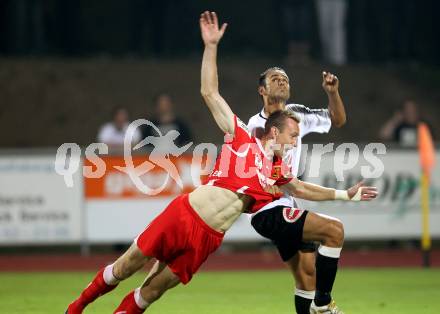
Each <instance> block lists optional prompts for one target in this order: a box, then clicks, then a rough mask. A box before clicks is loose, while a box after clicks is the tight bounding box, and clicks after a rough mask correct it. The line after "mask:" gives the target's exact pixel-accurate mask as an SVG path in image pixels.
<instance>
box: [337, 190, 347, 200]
mask: <svg viewBox="0 0 440 314" xmlns="http://www.w3.org/2000/svg"><path fill="white" fill-rule="evenodd" d="M335 200H342V201H349V200H350V197H349V196H348V192H347V190H335Z"/></svg>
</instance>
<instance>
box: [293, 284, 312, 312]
mask: <svg viewBox="0 0 440 314" xmlns="http://www.w3.org/2000/svg"><path fill="white" fill-rule="evenodd" d="M314 297H315V291H305V290H300V289H295V309H296V313H297V314H310V304H311V303H312V301H313V298H314Z"/></svg>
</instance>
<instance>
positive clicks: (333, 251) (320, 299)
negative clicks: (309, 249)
mask: <svg viewBox="0 0 440 314" xmlns="http://www.w3.org/2000/svg"><path fill="white" fill-rule="evenodd" d="M341 250H342V248H333V247H328V246H323V245H321V246H320V247H319V248H318V254H317V256H316V294H315V304H316V305H317V306H323V305H327V304H329V303H330V302H331V300H332V297H331V291H332V288H333V283H334V282H335V278H336V272H337V271H338V261H339V256H340V255H341Z"/></svg>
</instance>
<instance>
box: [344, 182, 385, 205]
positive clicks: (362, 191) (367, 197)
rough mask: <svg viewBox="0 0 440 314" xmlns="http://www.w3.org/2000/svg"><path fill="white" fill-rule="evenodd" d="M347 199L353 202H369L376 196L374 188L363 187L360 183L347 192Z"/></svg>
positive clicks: (362, 183)
mask: <svg viewBox="0 0 440 314" xmlns="http://www.w3.org/2000/svg"><path fill="white" fill-rule="evenodd" d="M347 193H348V197H349V198H350V199H351V200H353V201H371V200H373V199H375V198H376V197H377V195H378V192H377V188H376V187H375V186H364V182H363V181H361V182H359V183H357V184H356V185H354V186H352V187H351V188H349V189H348V190H347Z"/></svg>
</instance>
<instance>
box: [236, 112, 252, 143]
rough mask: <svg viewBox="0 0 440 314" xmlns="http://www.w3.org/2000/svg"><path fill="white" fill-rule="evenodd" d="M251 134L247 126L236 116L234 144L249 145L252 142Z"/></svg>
mask: <svg viewBox="0 0 440 314" xmlns="http://www.w3.org/2000/svg"><path fill="white" fill-rule="evenodd" d="M251 137H252V135H251V132H250V131H249V129H248V127H247V125H246V124H245V123H244V122H243V121H241V120H240V119H239V118H238V117H237V116H235V115H234V138H233V139H232V140H233V142H238V143H249V141H250V140H251Z"/></svg>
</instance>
